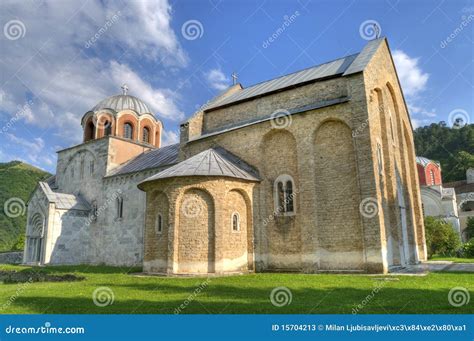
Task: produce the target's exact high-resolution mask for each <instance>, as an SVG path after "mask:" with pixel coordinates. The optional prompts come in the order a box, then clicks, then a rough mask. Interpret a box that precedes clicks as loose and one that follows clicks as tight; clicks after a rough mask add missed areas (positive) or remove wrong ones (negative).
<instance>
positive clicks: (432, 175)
mask: <svg viewBox="0 0 474 341" xmlns="http://www.w3.org/2000/svg"><path fill="white" fill-rule="evenodd" d="M430 180H431V185H434V184H435V175H434V172H433V170H432V169H430Z"/></svg>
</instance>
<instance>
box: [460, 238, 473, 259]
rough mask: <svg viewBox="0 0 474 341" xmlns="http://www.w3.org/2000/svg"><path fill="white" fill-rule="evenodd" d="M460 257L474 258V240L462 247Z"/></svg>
mask: <svg viewBox="0 0 474 341" xmlns="http://www.w3.org/2000/svg"><path fill="white" fill-rule="evenodd" d="M460 256H461V257H464V258H474V238H471V239H469V241H468V242H466V243H464V244H463V245H462V247H461V252H460Z"/></svg>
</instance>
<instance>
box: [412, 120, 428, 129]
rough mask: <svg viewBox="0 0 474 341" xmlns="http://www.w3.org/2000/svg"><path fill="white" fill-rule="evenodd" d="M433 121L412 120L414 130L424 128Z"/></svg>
mask: <svg viewBox="0 0 474 341" xmlns="http://www.w3.org/2000/svg"><path fill="white" fill-rule="evenodd" d="M431 122H432V121H431V120H429V119H418V118H412V119H411V124H412V125H413V129H416V128H418V127H423V126H425V125H428V124H430V123H431Z"/></svg>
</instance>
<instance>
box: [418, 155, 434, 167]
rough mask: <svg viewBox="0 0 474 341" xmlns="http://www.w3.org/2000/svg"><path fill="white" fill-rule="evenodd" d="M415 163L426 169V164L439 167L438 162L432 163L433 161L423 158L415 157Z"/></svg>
mask: <svg viewBox="0 0 474 341" xmlns="http://www.w3.org/2000/svg"><path fill="white" fill-rule="evenodd" d="M416 163H418V164H419V165H421V166H423V167H426V166H427V165H428V164H430V163H434V164H435V165H437V166H439V162H438V161H433V160H430V159H428V158H426V157H424V156H417V157H416Z"/></svg>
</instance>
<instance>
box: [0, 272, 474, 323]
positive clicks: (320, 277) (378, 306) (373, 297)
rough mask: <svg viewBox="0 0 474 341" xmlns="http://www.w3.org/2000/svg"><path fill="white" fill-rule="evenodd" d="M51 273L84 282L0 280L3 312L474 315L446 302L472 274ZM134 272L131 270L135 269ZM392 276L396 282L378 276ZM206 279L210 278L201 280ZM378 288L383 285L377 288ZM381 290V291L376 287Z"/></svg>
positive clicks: (472, 285)
mask: <svg viewBox="0 0 474 341" xmlns="http://www.w3.org/2000/svg"><path fill="white" fill-rule="evenodd" d="M0 270H17V271H31V268H29V267H24V266H1V267H0ZM35 270H39V271H44V272H46V273H48V274H54V275H62V274H75V275H78V276H84V277H86V279H85V280H83V281H78V282H34V283H28V284H24V283H23V284H3V283H2V284H0V313H2V314H37V313H47V314H73V313H92V314H128V313H135V314H145V313H146V314H149V313H153V314H173V313H174V312H175V309H177V308H179V307H180V306H181V307H183V306H184V308H181V313H185V314H189V313H193V314H196V313H201V314H208V313H209V314H220V313H226V314H234V313H250V314H254V313H270V314H351V313H352V309H353V308H354V307H356V306H357V305H358V304H363V301H364V300H365V301H366V304H365V305H363V307H362V308H361V309H359V313H361V314H368V313H371V314H416V313H424V314H440V313H447V314H456V313H464V314H465V313H474V297H472V299H471V302H470V303H469V304H468V305H464V306H462V307H459V308H456V307H453V306H451V305H450V304H449V302H448V292H449V290H450V289H451V288H453V287H464V288H467V289H468V290H469V291H470V295H471V296H473V294H474V274H472V273H471V274H469V273H448V272H446V273H444V272H443V273H431V274H429V275H427V276H365V275H334V274H316V275H304V274H273V273H261V274H250V275H242V276H230V277H214V278H213V277H211V278H210V279H209V281H208V282H206V278H197V277H193V278H182V277H181V278H169V277H156V276H149V277H139V276H134V275H130V274H127V271H128V270H127V269H122V268H112V267H92V266H74V267H72V266H70V267H66V266H61V267H45V268H41V269H38V268H35ZM136 270H137V269H134V270H133V271H136ZM387 277H389V278H390V279H391V280H389V281H388V280H387V281H380V280H379V279H380V278H387ZM203 283H205V284H204V285H203ZM98 287H108V288H110V289H111V290H112V292H113V295H114V302H113V304H111V305H107V306H104V307H99V306H96V305H95V304H94V303H93V299H92V295H93V292H94V290H96V289H97V288H98ZM275 287H287V288H288V289H289V290H290V291H291V294H292V300H291V303H290V304H289V305H285V306H282V307H277V306H274V305H273V304H272V303H271V301H270V293H271V291H272V290H273V289H274V288H275ZM376 288H379V290H377V289H376ZM374 289H375V290H374Z"/></svg>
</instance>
